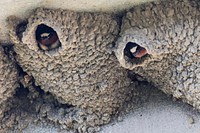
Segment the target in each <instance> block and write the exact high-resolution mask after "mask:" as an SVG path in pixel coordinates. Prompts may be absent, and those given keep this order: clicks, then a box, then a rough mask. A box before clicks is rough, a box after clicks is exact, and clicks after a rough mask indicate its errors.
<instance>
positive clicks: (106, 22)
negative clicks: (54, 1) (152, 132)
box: [10, 8, 137, 128]
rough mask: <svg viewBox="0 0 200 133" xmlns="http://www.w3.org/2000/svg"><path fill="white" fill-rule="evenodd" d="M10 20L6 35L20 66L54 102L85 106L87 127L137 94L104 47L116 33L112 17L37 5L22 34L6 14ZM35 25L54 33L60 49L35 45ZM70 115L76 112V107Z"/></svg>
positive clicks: (116, 28) (109, 43) (111, 42)
mask: <svg viewBox="0 0 200 133" xmlns="http://www.w3.org/2000/svg"><path fill="white" fill-rule="evenodd" d="M11 20H12V21H11ZM10 22H14V23H12V24H11V25H12V27H13V29H12V28H11V32H10V36H11V39H12V41H13V43H14V50H15V52H16V60H17V62H18V63H19V65H20V66H21V67H22V69H23V70H24V71H25V72H26V73H27V74H28V75H30V76H33V78H34V80H35V84H36V85H38V86H40V87H41V89H42V90H44V91H45V92H50V93H51V94H53V95H54V96H55V97H56V98H57V99H58V100H59V102H61V103H68V104H71V105H73V106H76V107H79V108H80V109H81V110H85V111H84V112H87V113H81V114H82V115H84V116H87V117H88V119H86V120H87V121H90V122H89V123H90V125H91V126H92V125H93V126H94V125H101V124H104V123H107V122H109V121H110V115H112V114H114V113H115V111H116V109H118V108H119V107H121V106H122V104H123V102H124V101H127V100H129V99H130V98H131V95H135V94H137V93H135V94H134V91H133V90H134V88H135V87H134V84H132V87H131V88H130V87H129V86H130V84H131V80H130V79H129V78H128V76H127V74H128V73H127V70H125V69H124V68H122V67H120V65H119V63H118V61H117V59H116V57H115V56H114V54H113V53H111V52H110V50H109V49H110V47H112V44H113V42H114V41H115V39H116V36H117V35H118V32H119V26H118V24H117V21H116V20H115V19H114V17H112V15H108V14H100V13H76V12H73V11H68V10H51V9H43V8H39V9H37V10H36V11H35V12H34V13H33V14H32V15H31V16H30V17H29V19H28V24H27V27H26V29H25V31H24V32H23V36H20V35H19V34H16V27H17V24H19V21H18V20H17V19H16V20H15V21H14V18H10ZM40 24H45V25H47V26H49V27H51V28H53V29H54V30H55V31H56V32H57V34H58V37H59V40H60V42H61V47H60V48H58V49H54V50H51V51H42V50H40V49H39V48H38V44H37V42H36V39H35V31H36V29H37V26H38V25H40ZM17 33H18V32H17ZM73 114H76V115H75V117H78V119H79V116H81V114H79V112H78V111H75V113H73ZM92 115H93V116H92ZM91 116H92V117H91ZM80 118H81V119H82V117H80ZM78 119H77V118H76V120H77V121H79V120H78ZM99 119H100V120H99ZM94 120H95V121H94ZM73 124H74V123H73ZM74 125H75V124H74ZM75 128H77V127H75Z"/></svg>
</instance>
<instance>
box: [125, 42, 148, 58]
mask: <svg viewBox="0 0 200 133" xmlns="http://www.w3.org/2000/svg"><path fill="white" fill-rule="evenodd" d="M124 54H125V55H126V56H127V57H129V58H131V59H133V58H142V57H143V56H145V55H147V54H148V53H147V50H146V49H145V48H143V47H141V46H140V45H138V44H136V43H132V42H129V43H127V45H126V47H125V49H124Z"/></svg>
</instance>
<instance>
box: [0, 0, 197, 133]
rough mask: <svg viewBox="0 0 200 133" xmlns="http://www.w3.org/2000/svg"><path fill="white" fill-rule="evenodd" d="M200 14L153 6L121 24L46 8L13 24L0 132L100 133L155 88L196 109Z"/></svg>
mask: <svg viewBox="0 0 200 133" xmlns="http://www.w3.org/2000/svg"><path fill="white" fill-rule="evenodd" d="M199 6H200V2H199V1H197V0H196V1H195V0H191V1H184V2H183V1H166V2H153V3H150V4H144V5H141V6H136V7H134V8H133V9H132V10H130V11H128V12H127V13H126V14H123V15H124V16H123V18H121V17H117V16H116V15H114V14H104V13H83V12H73V11H69V10H60V9H57V10H55V9H54V10H53V9H44V8H39V9H36V10H34V11H33V13H32V14H31V15H30V17H29V18H27V19H25V20H21V19H19V18H17V17H15V16H11V17H9V19H8V23H9V25H10V39H11V41H12V42H13V44H14V45H13V49H12V48H9V47H8V46H5V47H4V49H3V48H2V49H1V50H0V57H1V58H0V59H1V60H0V63H1V64H0V66H1V67H2V69H1V70H0V73H1V75H5V76H3V77H2V79H1V80H0V85H1V86H0V87H1V91H0V104H2V106H1V107H0V117H2V119H1V122H0V125H1V126H0V131H1V132H6V131H7V129H11V130H13V131H19V132H20V131H21V130H23V129H24V128H26V127H27V126H28V125H29V124H30V123H34V124H41V125H45V126H46V125H48V124H50V125H54V126H56V127H59V128H60V130H63V129H64V130H71V131H73V132H97V131H99V130H100V127H99V126H101V125H103V124H107V123H108V122H110V121H111V119H112V116H115V117H116V116H118V115H119V114H120V115H121V113H122V114H123V113H125V112H128V110H130V108H134V105H136V104H137V105H139V104H140V102H141V101H143V100H145V99H146V98H147V97H148V93H146V91H145V90H146V89H151V88H152V85H153V86H156V87H157V88H159V89H161V90H162V91H164V92H165V93H167V94H172V95H173V96H174V97H176V98H181V99H183V100H184V101H186V102H187V103H190V104H192V105H193V106H194V107H196V108H199V89H200V88H199V85H200V83H199V81H200V77H199V71H200V69H199V65H200V59H199V56H200V46H199V41H200V37H199V34H200V33H199V32H200V26H199V19H200V13H199V10H200V9H199ZM119 36H120V37H119ZM127 45H130V46H127ZM134 47H136V48H134ZM134 51H135V52H134ZM114 52H115V54H114ZM146 53H147V54H146ZM15 64H17V65H15ZM16 66H17V67H16ZM10 73H11V74H10ZM6 76H7V77H6ZM5 83H6V84H5ZM7 83H8V85H7ZM18 84H19V86H17V85H18ZM129 103H132V104H131V105H130V104H129ZM9 108H10V110H9V111H6V110H8V109H9ZM122 110H125V111H124V112H123V111H122ZM121 111H122V112H121ZM3 112H4V113H3ZM120 112H121V113H120Z"/></svg>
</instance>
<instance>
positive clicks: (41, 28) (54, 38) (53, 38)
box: [35, 24, 61, 51]
mask: <svg viewBox="0 0 200 133" xmlns="http://www.w3.org/2000/svg"><path fill="white" fill-rule="evenodd" d="M35 34H36V40H37V43H38V47H39V48H40V49H41V50H44V51H49V50H53V49H56V48H58V47H60V46H61V43H60V41H59V38H58V35H57V33H56V31H55V30H53V28H51V27H49V26H47V25H44V24H41V25H38V27H37V29H36V33H35Z"/></svg>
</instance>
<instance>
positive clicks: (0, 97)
mask: <svg viewBox="0 0 200 133" xmlns="http://www.w3.org/2000/svg"><path fill="white" fill-rule="evenodd" d="M7 52H8V50H7V48H3V47H2V46H0V75H1V76H0V119H1V118H2V117H3V112H4V111H5V110H7V109H8V108H9V104H6V102H7V100H8V99H9V98H10V97H11V96H12V95H13V94H14V93H15V89H16V88H17V86H18V73H17V69H16V65H15V63H14V62H13V56H12V55H11V54H10V56H8V55H7V54H8V53H7ZM6 53H7V54H6Z"/></svg>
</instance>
